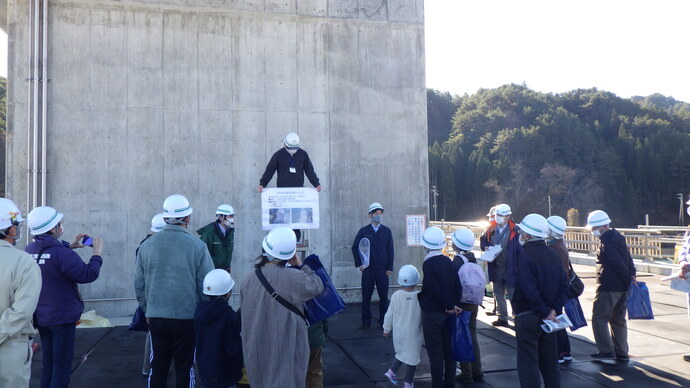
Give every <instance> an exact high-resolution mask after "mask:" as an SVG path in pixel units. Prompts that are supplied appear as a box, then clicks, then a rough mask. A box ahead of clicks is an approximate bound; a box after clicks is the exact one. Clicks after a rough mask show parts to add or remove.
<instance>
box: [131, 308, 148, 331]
mask: <svg viewBox="0 0 690 388" xmlns="http://www.w3.org/2000/svg"><path fill="white" fill-rule="evenodd" d="M127 330H134V331H149V324H148V323H147V322H146V316H145V315H144V310H142V309H141V307H137V311H135V312H134V315H132V322H130V324H129V327H128V328H127Z"/></svg>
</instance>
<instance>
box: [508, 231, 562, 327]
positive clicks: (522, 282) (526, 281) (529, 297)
mask: <svg viewBox="0 0 690 388" xmlns="http://www.w3.org/2000/svg"><path fill="white" fill-rule="evenodd" d="M518 261H519V264H520V265H518V279H517V284H516V285H515V295H514V296H513V300H512V305H513V310H514V311H515V314H520V313H523V312H526V311H532V312H534V313H535V314H536V315H537V316H538V317H539V318H542V319H544V318H546V317H547V316H548V315H549V312H550V310H552V309H553V310H554V311H556V313H560V312H561V309H562V308H563V305H565V302H567V301H568V296H567V295H568V289H569V288H570V283H569V282H568V277H567V275H566V273H565V271H563V266H562V265H561V259H560V258H559V257H558V255H557V254H556V252H554V251H553V249H551V248H549V247H548V246H546V243H545V242H544V240H537V241H528V242H527V243H526V244H525V246H524V249H523V250H522V253H520V257H519V258H518Z"/></svg>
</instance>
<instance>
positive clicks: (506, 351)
mask: <svg viewBox="0 0 690 388" xmlns="http://www.w3.org/2000/svg"><path fill="white" fill-rule="evenodd" d="M575 270H576V271H577V272H578V274H579V275H580V276H581V277H582V279H583V281H584V282H585V285H586V288H585V293H584V294H583V295H582V296H581V297H580V302H581V304H582V307H583V310H584V312H585V316H586V318H587V320H588V324H590V323H591V322H590V319H591V310H592V300H593V297H594V289H595V284H594V283H595V281H594V272H593V267H589V266H583V265H575ZM660 278H661V276H659V275H652V274H642V273H641V274H639V277H638V280H640V281H645V282H646V283H647V285H648V286H649V288H650V292H651V299H652V303H653V309H654V313H655V319H654V320H652V321H629V322H628V332H629V344H630V355H631V360H630V362H628V363H625V362H617V361H613V360H604V361H602V360H596V359H593V358H591V357H590V356H589V355H590V354H591V353H594V352H595V351H596V347H595V346H594V344H593V342H592V341H593V339H592V330H591V325H590V326H587V327H583V328H580V329H578V330H576V331H575V332H570V333H569V334H570V341H571V346H572V354H573V356H574V359H573V361H572V362H570V363H566V364H564V365H563V366H562V367H561V368H560V371H561V386H562V387H582V388H589V387H592V388H600V387H625V388H638V387H639V388H657V387H659V388H666V387H668V388H673V387H690V368H688V366H690V364H688V363H687V362H685V361H683V360H682V354H683V353H687V352H690V337H689V336H688V335H687V331H688V330H687V327H688V325H689V324H690V320H689V319H688V315H687V310H686V308H685V303H686V300H687V294H681V293H679V292H677V291H672V290H670V289H669V288H668V285H666V284H662V283H661V281H660ZM485 304H486V307H487V310H490V309H491V307H492V306H491V302H490V299H489V298H486V299H485ZM487 310H485V311H487ZM372 311H378V310H377V308H376V306H372ZM479 319H480V322H478V330H479V342H480V346H481V352H482V364H483V369H484V372H485V381H484V382H483V383H475V384H471V385H470V384H465V385H463V384H460V383H458V384H456V386H457V387H461V386H473V387H493V388H513V387H517V386H519V383H518V381H517V370H516V362H517V361H516V355H515V348H516V342H515V336H514V335H515V333H514V332H513V330H512V329H511V328H495V327H493V326H491V324H490V323H491V321H493V320H494V317H490V316H487V315H486V314H485V313H484V312H483V311H482V312H480V314H479ZM119 321H120V322H121V320H119ZM359 325H360V306H359V305H358V304H349V305H348V306H347V309H346V310H345V311H344V312H342V313H340V314H338V315H336V316H334V317H332V318H331V319H329V333H328V337H329V340H328V341H327V342H326V345H325V347H324V352H323V360H324V386H325V387H329V388H346V387H347V388H354V387H392V385H391V384H390V383H388V381H387V380H386V378H385V377H384V376H383V373H384V372H385V371H386V370H387V368H388V367H389V365H390V362H391V361H392V359H393V356H394V354H395V352H394V349H393V343H392V340H391V339H390V338H384V337H383V336H382V331H381V329H380V328H379V327H378V326H377V325H374V327H372V328H371V329H369V330H366V331H362V330H359ZM143 344H144V335H143V333H138V332H137V333H135V332H127V331H125V328H124V327H116V328H104V329H80V330H78V331H77V352H76V354H75V361H74V366H75V367H76V370H75V372H74V373H73V374H72V378H73V381H72V384H71V386H72V387H74V388H79V387H92V386H93V385H94V382H95V381H98V382H99V383H100V385H101V386H107V387H123V388H124V387H143V386H145V378H144V377H142V376H141V360H142V357H143ZM84 355H87V357H84ZM32 370H33V377H32V383H31V387H37V386H38V375H39V373H40V353H37V354H36V355H35V356H34V363H33V365H32ZM170 381H171V382H172V380H170ZM401 384H402V383H400V384H399V386H401ZM278 386H279V385H276V387H278ZM430 386H431V377H430V374H429V360H428V357H427V356H426V351H424V350H423V351H422V361H421V364H420V365H419V366H418V368H417V372H416V374H415V387H420V388H426V387H430Z"/></svg>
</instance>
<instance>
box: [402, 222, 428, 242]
mask: <svg viewBox="0 0 690 388" xmlns="http://www.w3.org/2000/svg"><path fill="white" fill-rule="evenodd" d="M405 219H406V222H405V224H406V226H407V233H406V235H407V246H408V247H418V246H421V245H422V233H424V230H425V229H426V216H425V215H407V216H405Z"/></svg>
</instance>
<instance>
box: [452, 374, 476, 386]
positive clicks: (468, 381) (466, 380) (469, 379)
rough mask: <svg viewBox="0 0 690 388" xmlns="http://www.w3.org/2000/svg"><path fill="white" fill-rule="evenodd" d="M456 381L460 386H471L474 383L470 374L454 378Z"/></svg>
mask: <svg viewBox="0 0 690 388" xmlns="http://www.w3.org/2000/svg"><path fill="white" fill-rule="evenodd" d="M456 380H457V381H458V382H460V383H462V384H472V383H473V382H474V378H472V375H471V374H464V373H463V374H461V375H460V376H458V377H457V378H456Z"/></svg>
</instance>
